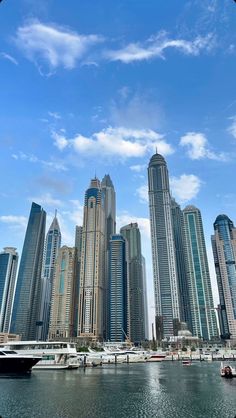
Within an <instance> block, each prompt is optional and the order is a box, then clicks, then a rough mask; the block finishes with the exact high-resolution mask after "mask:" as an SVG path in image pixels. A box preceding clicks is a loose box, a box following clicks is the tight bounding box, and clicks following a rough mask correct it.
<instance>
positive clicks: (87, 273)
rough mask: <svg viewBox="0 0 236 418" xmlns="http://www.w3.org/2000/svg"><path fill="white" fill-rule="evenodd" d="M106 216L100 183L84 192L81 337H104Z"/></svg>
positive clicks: (92, 338) (97, 181)
mask: <svg viewBox="0 0 236 418" xmlns="http://www.w3.org/2000/svg"><path fill="white" fill-rule="evenodd" d="M105 239H106V237H105V214H104V198H103V193H102V190H101V184H100V181H99V180H98V179H97V178H95V179H93V180H91V183H90V187H89V188H88V189H87V191H86V193H85V203H84V219H83V237H82V252H81V267H80V292H79V313H78V336H79V337H81V338H84V339H90V340H94V341H98V340H103V338H104V328H105V327H104V306H103V303H104V277H105Z"/></svg>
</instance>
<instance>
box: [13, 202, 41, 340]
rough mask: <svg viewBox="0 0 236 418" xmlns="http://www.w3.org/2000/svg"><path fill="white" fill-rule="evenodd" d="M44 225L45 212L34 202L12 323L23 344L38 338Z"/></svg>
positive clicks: (20, 269)
mask: <svg viewBox="0 0 236 418" xmlns="http://www.w3.org/2000/svg"><path fill="white" fill-rule="evenodd" d="M45 223H46V212H45V211H44V210H43V209H42V208H41V206H40V205H38V204H36V203H34V202H33V203H32V206H31V211H30V216H29V221H28V226H27V230H26V235H25V240H24V245H23V250H22V256H21V261H20V267H19V273H18V278H17V285H16V293H15V300H14V306H13V313H12V322H11V332H13V333H15V334H20V335H21V336H22V340H34V339H35V338H36V335H37V325H38V320H39V315H40V295H41V271H42V261H43V249H44V238H45Z"/></svg>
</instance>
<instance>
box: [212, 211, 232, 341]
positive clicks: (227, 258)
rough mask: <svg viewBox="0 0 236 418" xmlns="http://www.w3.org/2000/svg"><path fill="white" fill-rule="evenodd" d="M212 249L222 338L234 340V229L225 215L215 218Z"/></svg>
mask: <svg viewBox="0 0 236 418" xmlns="http://www.w3.org/2000/svg"><path fill="white" fill-rule="evenodd" d="M214 230H215V234H214V235H213V236H212V238H211V239H212V248H213V255H214V261H215V270H216V278H217V284H218V291H219V297H220V305H219V311H218V313H219V323H220V333H221V336H222V338H225V339H226V338H227V339H228V338H233V339H236V267H235V266H236V228H235V227H234V224H233V222H232V221H231V220H230V219H229V218H228V216H227V215H219V216H217V218H216V220H215V222H214Z"/></svg>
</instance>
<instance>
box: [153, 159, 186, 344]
mask: <svg viewBox="0 0 236 418" xmlns="http://www.w3.org/2000/svg"><path fill="white" fill-rule="evenodd" d="M148 194H149V210H150V222H151V243H152V262H153V276H154V296H155V310H156V335H157V339H158V340H161V339H162V338H163V337H170V336H173V335H177V332H178V329H179V321H180V317H181V315H180V301H179V287H178V274H177V265H176V255H175V243H174V232H173V220H172V212H171V196H170V188H169V175H168V170H167V165H166V161H165V159H164V158H163V157H162V156H161V155H160V154H157V153H156V154H154V155H153V156H152V158H151V160H150V162H149V166H148Z"/></svg>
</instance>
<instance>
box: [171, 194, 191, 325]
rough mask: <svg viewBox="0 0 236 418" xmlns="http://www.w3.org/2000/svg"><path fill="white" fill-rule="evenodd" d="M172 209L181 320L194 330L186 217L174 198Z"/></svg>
mask: <svg viewBox="0 0 236 418" xmlns="http://www.w3.org/2000/svg"><path fill="white" fill-rule="evenodd" d="M171 211H172V220H173V233H174V243H175V255H176V266H177V274H178V286H179V302H180V319H181V322H185V323H186V324H187V327H188V330H189V331H191V332H192V317H191V309H190V300H189V285H188V276H187V263H186V237H185V233H184V218H183V212H182V210H181V208H180V205H179V204H178V203H177V202H176V201H175V200H174V199H173V198H172V199H171Z"/></svg>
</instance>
